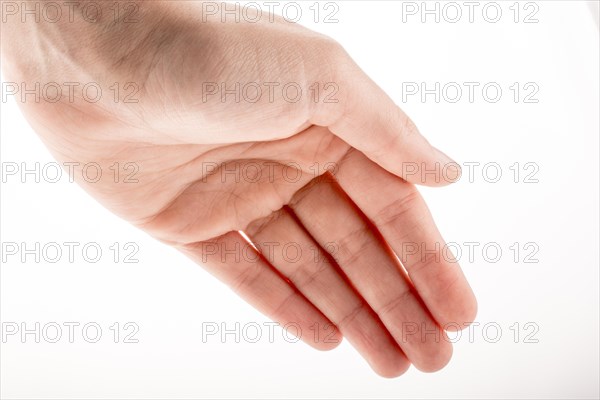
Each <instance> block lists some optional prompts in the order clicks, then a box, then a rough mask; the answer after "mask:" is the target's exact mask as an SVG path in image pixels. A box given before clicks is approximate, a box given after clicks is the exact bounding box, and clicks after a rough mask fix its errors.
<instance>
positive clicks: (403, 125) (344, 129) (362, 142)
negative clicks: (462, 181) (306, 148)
mask: <svg viewBox="0 0 600 400" xmlns="http://www.w3.org/2000/svg"><path fill="white" fill-rule="evenodd" d="M332 61H333V64H334V65H333V69H334V72H333V74H334V83H335V84H336V85H337V86H338V87H337V89H338V95H337V96H336V98H337V99H338V101H337V102H335V103H334V102H329V103H321V104H319V105H318V106H317V107H316V112H315V113H314V117H313V119H312V120H311V122H312V123H313V124H315V125H321V126H327V127H328V128H329V130H330V131H331V132H332V133H334V134H335V135H336V136H338V137H340V138H341V139H343V140H344V141H345V142H346V143H348V144H349V145H351V146H352V147H354V148H356V149H357V150H360V151H362V152H363V153H364V154H365V155H366V156H367V157H369V158H370V159H371V160H373V161H374V162H376V163H377V164H379V165H380V166H381V167H383V168H385V169H386V170H388V171H389V172H391V173H393V174H395V175H397V176H400V177H402V178H404V179H405V180H407V181H409V182H412V183H415V184H422V185H427V186H443V185H446V184H449V183H452V182H455V181H456V180H457V179H458V178H460V173H461V171H460V166H459V165H458V164H457V163H456V162H455V161H453V160H452V159H451V158H449V157H448V156H447V155H446V154H444V153H443V152H441V151H440V150H438V149H437V148H435V147H433V146H432V145H431V144H430V143H429V142H428V141H427V139H425V137H424V136H423V135H421V133H420V132H419V130H418V129H417V127H416V125H415V124H414V123H413V121H412V120H411V119H410V118H409V117H408V116H407V115H406V114H405V113H404V111H402V110H401V109H400V107H398V106H397V105H396V104H395V103H394V102H393V100H392V99H391V98H390V97H389V96H388V95H387V94H386V93H385V92H384V91H383V90H382V89H381V88H380V87H379V86H377V84H376V83H375V82H373V81H372V80H371V79H370V78H369V77H368V76H367V75H366V74H365V73H364V72H363V71H362V70H361V69H360V67H358V65H356V63H355V62H354V61H353V60H352V59H351V58H350V56H348V54H347V53H346V52H345V51H343V50H342V51H341V52H337V55H336V56H335V57H334V58H333V59H332Z"/></svg>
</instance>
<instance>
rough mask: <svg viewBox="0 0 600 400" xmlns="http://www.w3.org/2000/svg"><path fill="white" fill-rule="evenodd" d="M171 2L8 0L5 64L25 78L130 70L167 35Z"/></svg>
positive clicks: (4, 28)
mask: <svg viewBox="0 0 600 400" xmlns="http://www.w3.org/2000/svg"><path fill="white" fill-rule="evenodd" d="M169 8H171V7H170V6H169V3H167V2H154V1H127V2H112V1H88V0H83V1H73V2H45V1H32V2H20V3H17V2H14V3H13V2H11V3H5V2H3V3H2V19H3V21H2V39H3V40H2V61H3V69H4V71H5V72H6V73H7V74H8V75H9V76H11V77H21V78H23V79H26V80H33V79H38V78H40V79H41V78H44V79H53V78H56V79H58V78H61V77H64V76H68V77H70V78H72V79H78V78H82V79H83V78H90V77H92V78H93V79H94V80H97V79H102V76H103V75H104V74H105V71H107V70H110V71H111V72H117V73H119V72H120V71H122V72H123V73H126V72H127V70H130V69H133V68H134V66H137V65H140V64H141V62H140V61H141V60H140V58H147V57H148V54H149V53H151V51H152V49H155V48H156V47H157V42H158V41H165V40H168V37H169V33H168V32H166V28H162V27H165V26H169V28H168V29H171V30H172V29H173V25H172V24H164V22H163V20H165V19H167V18H169V17H170V15H171V14H170V13H169V12H168V9H169Z"/></svg>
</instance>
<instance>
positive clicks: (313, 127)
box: [3, 2, 476, 376]
mask: <svg viewBox="0 0 600 400" xmlns="http://www.w3.org/2000/svg"><path fill="white" fill-rule="evenodd" d="M175 3H176V4H175V5H174V4H172V3H171V4H170V5H168V6H166V5H161V6H157V5H152V6H148V9H147V10H146V13H145V14H144V24H142V25H141V26H136V27H135V31H134V32H132V34H131V35H129V36H127V37H128V38H129V39H128V40H129V41H127V42H124V43H120V46H119V47H116V48H115V47H114V46H113V47H110V46H108V45H107V43H108V44H111V43H112V44H114V43H115V42H114V41H115V40H116V39H114V38H115V37H117V36H111V30H110V29H101V30H99V31H97V32H93V34H94V35H97V36H96V37H97V39H96V43H95V44H94V46H93V47H92V48H91V49H87V50H86V51H85V52H77V51H75V50H74V48H73V46H74V44H72V43H71V44H70V42H69V41H70V40H72V39H70V37H71V35H68V34H66V33H65V32H63V33H62V35H60V34H59V36H60V38H61V39H60V40H59V42H60V45H58V44H57V45H56V48H54V50H56V51H55V52H52V51H48V47H47V46H48V42H44V44H45V46H41V49H40V51H42V52H44V51H45V52H46V53H47V56H48V57H49V58H51V57H52V56H51V55H52V54H54V53H57V54H58V53H63V54H65V53H66V54H68V55H69V59H70V62H69V63H64V62H62V61H60V57H57V58H53V60H54V63H48V62H47V61H46V62H45V63H43V67H39V68H34V69H32V68H27V66H28V65H32V64H34V63H35V62H36V60H35V59H28V58H27V57H19V58H17V57H16V56H15V53H16V51H15V50H14V49H11V48H10V46H9V48H8V49H3V57H4V59H5V60H6V61H5V69H6V72H7V74H8V75H9V76H11V77H13V78H16V79H20V80H21V81H25V82H51V81H57V80H58V81H62V82H65V81H72V80H74V77H76V78H77V79H78V80H79V81H81V82H89V81H90V80H93V81H95V82H98V83H99V85H100V86H101V87H103V88H108V87H111V85H113V84H114V82H117V83H118V84H119V85H120V87H122V88H133V89H134V90H133V92H134V93H133V94H134V98H135V102H129V101H127V99H128V96H129V95H131V93H124V92H125V91H123V92H121V93H119V94H118V95H117V96H116V98H109V97H111V96H104V97H103V98H102V99H101V100H100V101H98V102H93V103H92V102H89V101H86V99H85V98H83V97H77V96H76V98H75V100H74V101H70V100H69V101H67V100H66V99H65V100H61V101H58V102H54V103H50V102H25V103H23V104H21V105H22V108H23V111H24V113H25V115H26V116H27V118H28V120H29V121H30V122H31V124H32V126H33V127H34V128H35V130H36V131H37V132H38V133H39V134H40V136H41V137H42V139H43V140H44V142H45V143H46V144H47V145H48V147H49V148H50V149H51V151H52V152H53V153H54V155H55V156H56V157H57V158H58V159H60V160H62V161H65V162H67V161H68V162H74V163H76V167H75V169H76V173H75V177H76V178H77V180H78V183H80V184H81V185H82V186H83V187H84V188H85V189H86V190H87V191H89V192H90V193H91V194H92V195H93V196H94V197H95V198H97V199H98V200H99V201H100V202H101V203H102V204H103V205H105V206H106V207H107V208H109V209H110V210H111V211H113V212H115V213H116V214H117V215H119V216H121V217H123V218H125V219H127V220H128V221H130V222H131V223H133V224H134V225H136V226H138V227H140V228H141V229H143V230H145V231H147V232H148V233H150V234H151V235H152V236H154V237H155V238H157V239H159V240H161V241H163V242H165V243H168V244H170V245H173V246H175V247H177V248H178V249H180V250H181V251H183V252H184V253H186V254H187V255H189V256H190V257H191V258H193V259H194V260H196V261H198V262H199V263H200V264H202V265H203V266H204V267H205V268H207V269H208V270H209V271H210V272H211V273H213V274H214V275H215V276H217V277H218V278H219V279H221V280H222V281H224V282H226V283H227V284H229V285H230V286H231V287H232V288H233V289H234V290H235V291H236V292H237V293H239V294H240V295H241V296H242V297H243V298H244V299H246V300H247V301H248V302H249V303H251V304H253V305H254V306H255V307H257V308H258V309H259V310H260V311H262V312H264V313H265V314H266V315H268V316H270V317H271V318H273V319H275V320H277V321H278V322H280V323H281V324H289V323H293V324H296V326H298V327H299V328H300V329H301V330H300V331H299V332H302V339H303V340H305V341H306V342H308V343H310V344H311V345H313V346H315V347H316V348H319V349H329V348H333V347H335V345H336V344H337V343H339V339H340V338H341V336H342V335H343V336H345V337H346V338H347V339H348V340H349V341H350V342H351V343H352V344H353V345H354V346H355V347H356V348H357V349H358V351H359V352H360V353H361V354H362V355H363V356H364V357H365V359H367V361H368V362H369V363H370V364H371V366H372V367H373V369H374V370H375V371H377V372H378V373H379V374H381V375H384V376H396V375H399V374H401V373H402V372H404V371H405V370H406V369H407V368H408V366H409V365H410V363H413V364H414V365H415V366H416V367H417V368H419V369H421V370H424V371H433V370H437V369H439V368H441V367H443V366H444V365H445V364H446V363H447V362H448V360H449V358H450V355H451V345H450V343H449V341H447V340H445V336H444V335H445V334H444V331H443V328H447V329H457V328H459V327H464V324H465V323H467V322H469V321H471V320H472V319H473V318H474V314H475V309H476V303H475V299H474V297H473V294H472V292H471V290H470V288H469V286H468V283H467V282H466V280H465V278H464V276H463V275H462V272H461V271H460V268H459V267H458V265H457V264H456V263H452V262H448V261H447V260H445V258H444V257H441V255H440V251H439V248H441V247H443V240H442V238H441V236H440V234H439V232H438V231H437V228H436V227H435V225H434V223H433V220H432V218H431V215H430V213H429V211H428V209H427V207H426V205H425V203H424V202H423V199H422V198H421V197H420V195H419V194H418V191H417V190H416V188H415V186H414V185H413V183H424V184H430V185H439V184H442V183H444V182H443V181H440V180H439V179H438V180H436V179H435V177H434V178H433V179H432V178H431V176H429V177H427V176H426V178H427V179H428V180H422V179H421V175H420V174H415V173H414V170H411V171H412V173H410V174H408V173H407V169H405V168H404V165H405V163H411V165H417V166H423V167H424V168H426V167H431V166H433V165H434V164H435V163H449V162H450V160H449V159H448V158H447V157H446V156H444V155H443V154H442V153H441V152H439V151H438V150H436V149H435V148H433V147H432V146H430V145H429V143H427V141H426V140H425V139H424V138H423V137H422V136H421V135H420V134H419V133H418V131H417V129H416V127H415V126H414V124H412V122H411V121H410V119H408V117H406V115H405V114H404V113H403V112H402V111H401V110H400V109H399V108H398V107H397V106H395V105H394V103H393V102H392V101H391V100H390V99H389V98H388V97H387V96H386V95H385V94H384V93H383V92H382V91H381V89H379V88H378V87H377V86H376V85H375V84H374V83H373V82H372V81H371V80H370V79H369V78H368V77H367V76H366V75H365V74H364V73H363V72H362V71H361V70H360V69H359V68H358V67H357V66H356V65H355V64H354V63H353V62H352V60H351V59H350V58H349V56H348V55H347V54H346V53H345V52H344V51H343V49H341V47H340V46H339V45H337V44H335V43H334V42H332V41H331V40H330V39H328V38H325V37H323V36H321V35H318V34H315V33H313V32H310V31H308V30H306V29H303V28H301V27H299V26H297V25H293V24H288V23H286V22H284V21H283V20H276V22H275V23H261V24H256V25H252V24H227V23H221V22H220V21H211V20H210V18H208V19H207V18H204V16H202V15H201V12H200V10H199V9H190V8H193V6H191V5H188V4H187V2H175ZM156 7H165V8H164V9H161V10H160V13H158V12H157V9H156ZM58 28H59V27H56V26H52V27H47V28H46V29H58ZM64 29H67V28H64ZM68 29H81V28H80V27H79V28H78V27H77V25H73V26H70V27H68ZM113 29H120V28H118V25H117V28H114V27H113ZM132 29H133V28H132ZM15 32H16V29H15V31H13V34H16V33H15ZM10 33H11V32H10V31H9V32H8V34H10ZM67 33H68V32H67ZM118 33H119V35H118V37H119V38H121V37H122V36H123V35H122V33H123V32H118ZM3 34H5V33H4V32H3ZM81 34H84V33H81ZM54 35H55V36H56V35H57V33H54ZM119 40H122V39H119ZM50 43H51V42H50ZM65 49H66V50H65ZM30 57H34V55H31V56H30ZM90 60H94V62H91V61H90ZM98 60H101V62H98ZM284 88H286V89H285V91H284ZM298 88H299V89H300V90H298ZM288 89H289V90H288ZM260 90H263V91H264V92H263V93H262V94H261V93H260ZM105 93H110V91H109V90H106V91H105ZM290 93H292V94H290ZM129 97H131V96H129ZM91 164H93V165H96V166H98V169H99V170H100V171H102V174H101V175H98V174H94V176H93V179H92V178H90V177H89V176H88V175H89V169H88V168H85V166H89V165H91ZM430 169H431V168H430ZM411 182H413V183H411ZM241 232H243V233H244V234H242V233H241ZM248 238H249V240H250V241H248ZM432 249H438V250H437V251H431V250H432ZM425 250H428V251H425ZM315 324H316V325H315ZM315 327H316V328H315Z"/></svg>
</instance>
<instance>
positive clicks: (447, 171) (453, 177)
mask: <svg viewBox="0 0 600 400" xmlns="http://www.w3.org/2000/svg"><path fill="white" fill-rule="evenodd" d="M434 149H435V152H436V153H437V157H436V158H437V159H438V162H440V163H441V171H442V175H443V178H444V179H445V180H446V181H447V182H448V183H454V182H456V181H458V180H459V179H460V176H461V175H462V169H461V167H460V164H459V163H457V162H456V161H454V160H453V159H452V158H450V157H449V156H448V155H447V154H446V153H444V152H443V151H441V150H440V149H438V148H437V147H434Z"/></svg>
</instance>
